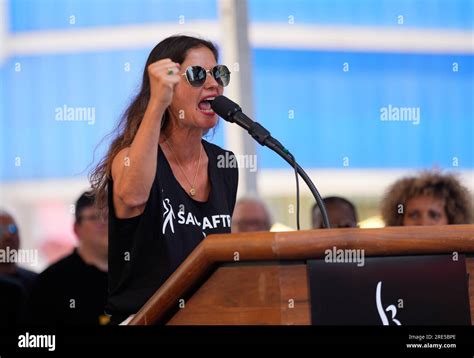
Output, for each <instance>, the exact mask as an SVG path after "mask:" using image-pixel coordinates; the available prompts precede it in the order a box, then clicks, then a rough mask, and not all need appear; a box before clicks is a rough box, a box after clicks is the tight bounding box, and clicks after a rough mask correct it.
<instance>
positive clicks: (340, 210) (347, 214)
mask: <svg viewBox="0 0 474 358" xmlns="http://www.w3.org/2000/svg"><path fill="white" fill-rule="evenodd" d="M323 203H324V206H325V207H326V211H327V213H328V217H329V223H330V224H331V228H332V229H336V228H347V227H357V210H356V208H355V206H354V204H352V203H351V202H350V201H349V200H347V199H345V198H342V197H339V196H330V197H327V198H324V199H323ZM311 213H312V223H313V229H322V228H324V224H323V216H322V215H321V210H320V209H319V206H318V205H317V204H314V206H313V209H312V210H311Z"/></svg>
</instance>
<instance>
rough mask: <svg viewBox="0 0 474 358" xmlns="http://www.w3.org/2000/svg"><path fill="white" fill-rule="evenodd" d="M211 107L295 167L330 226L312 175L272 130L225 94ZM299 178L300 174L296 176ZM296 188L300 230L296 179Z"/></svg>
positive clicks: (324, 220) (325, 223) (214, 101)
mask: <svg viewBox="0 0 474 358" xmlns="http://www.w3.org/2000/svg"><path fill="white" fill-rule="evenodd" d="M211 108H212V110H213V111H214V112H216V113H217V114H218V115H219V116H220V117H222V118H223V119H224V120H226V121H227V122H230V123H236V124H238V125H239V126H241V127H242V128H244V129H245V130H246V131H247V132H248V133H249V134H250V135H251V136H252V137H253V138H254V139H255V140H256V141H257V142H258V143H260V144H261V145H264V146H266V147H268V148H270V149H271V150H273V151H274V152H276V153H277V154H278V155H280V156H281V157H282V158H283V159H284V160H285V161H286V162H288V163H289V164H290V165H291V166H293V167H294V168H295V174H296V173H298V174H299V175H300V176H301V178H303V180H304V181H305V183H306V184H307V185H308V187H309V189H310V190H311V193H312V194H313V196H314V198H315V200H316V202H317V203H318V206H319V208H320V210H321V214H322V217H323V222H324V226H325V227H326V228H328V229H329V228H330V225H329V219H328V214H327V211H326V207H325V206H324V203H323V200H322V198H321V195H320V194H319V192H318V189H316V186H315V185H314V183H313V182H312V181H311V179H310V177H309V176H308V174H306V172H305V171H304V170H303V168H301V167H300V166H299V165H298V163H297V162H296V160H295V158H294V156H293V155H292V154H291V153H290V152H289V151H288V149H286V148H285V147H284V146H283V145H282V144H281V143H280V142H279V141H278V140H276V139H275V138H273V137H272V136H271V134H270V132H269V131H268V130H267V129H265V128H264V127H263V126H262V125H261V124H260V123H258V122H254V121H253V120H252V119H250V118H249V117H247V116H246V115H245V114H244V113H243V112H242V108H240V106H239V105H238V104H237V103H235V102H233V101H231V100H230V99H228V98H227V97H225V96H217V97H216V98H215V99H214V100H213V101H212V102H211ZM296 178H298V176H296ZM296 188H297V204H298V205H297V212H298V214H297V217H298V225H297V226H298V230H299V186H298V180H297V181H296Z"/></svg>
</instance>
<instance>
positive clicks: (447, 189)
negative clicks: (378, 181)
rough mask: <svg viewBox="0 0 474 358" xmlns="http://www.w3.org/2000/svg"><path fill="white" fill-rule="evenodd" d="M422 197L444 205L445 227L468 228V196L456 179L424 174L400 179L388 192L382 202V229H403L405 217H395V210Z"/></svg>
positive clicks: (450, 176)
mask: <svg viewBox="0 0 474 358" xmlns="http://www.w3.org/2000/svg"><path fill="white" fill-rule="evenodd" d="M421 195H430V196H434V197H436V198H439V199H442V200H443V201H444V210H445V212H446V216H447V218H448V224H469V223H470V221H471V220H472V201H471V195H470V193H469V190H468V189H467V188H465V187H464V186H463V185H461V183H460V182H459V180H458V178H456V177H455V176H454V175H453V174H442V173H438V172H432V171H426V172H422V173H421V174H420V175H418V176H412V177H406V178H402V179H399V180H397V181H396V182H395V183H393V184H392V185H391V186H390V187H389V188H388V189H387V191H386V193H385V195H384V198H383V199H382V202H381V213H382V217H383V220H384V221H385V225H387V226H402V225H403V216H404V214H399V213H398V206H399V205H403V206H404V207H405V206H406V203H407V202H408V200H410V199H411V198H414V197H417V196H421ZM404 211H405V210H404Z"/></svg>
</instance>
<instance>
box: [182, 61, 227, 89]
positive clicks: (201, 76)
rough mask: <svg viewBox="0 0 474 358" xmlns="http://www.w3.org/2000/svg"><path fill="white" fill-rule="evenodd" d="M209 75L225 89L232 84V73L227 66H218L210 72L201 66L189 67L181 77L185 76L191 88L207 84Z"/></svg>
mask: <svg viewBox="0 0 474 358" xmlns="http://www.w3.org/2000/svg"><path fill="white" fill-rule="evenodd" d="M208 73H209V74H210V75H211V76H212V77H214V79H215V80H216V82H217V83H218V84H219V86H222V87H225V86H227V85H228V84H229V82H230V71H229V69H228V68H227V66H225V65H217V66H214V67H213V68H212V69H210V70H206V69H205V68H203V67H201V66H189V67H188V68H187V69H186V72H184V73H183V74H182V75H181V76H185V77H186V80H187V81H188V83H189V84H190V85H191V86H193V87H201V86H202V85H203V84H204V82H206V77H207V74H208Z"/></svg>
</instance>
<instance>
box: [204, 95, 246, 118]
mask: <svg viewBox="0 0 474 358" xmlns="http://www.w3.org/2000/svg"><path fill="white" fill-rule="evenodd" d="M211 108H212V110H213V111H214V112H216V113H217V114H218V115H219V117H222V118H223V119H225V120H226V121H229V122H234V120H233V118H232V117H233V115H234V113H236V112H240V111H242V109H241V108H240V107H239V105H238V104H237V103H235V102H233V101H231V100H230V99H228V98H227V97H225V96H217V97H216V98H215V99H214V100H213V101H212V102H211Z"/></svg>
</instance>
